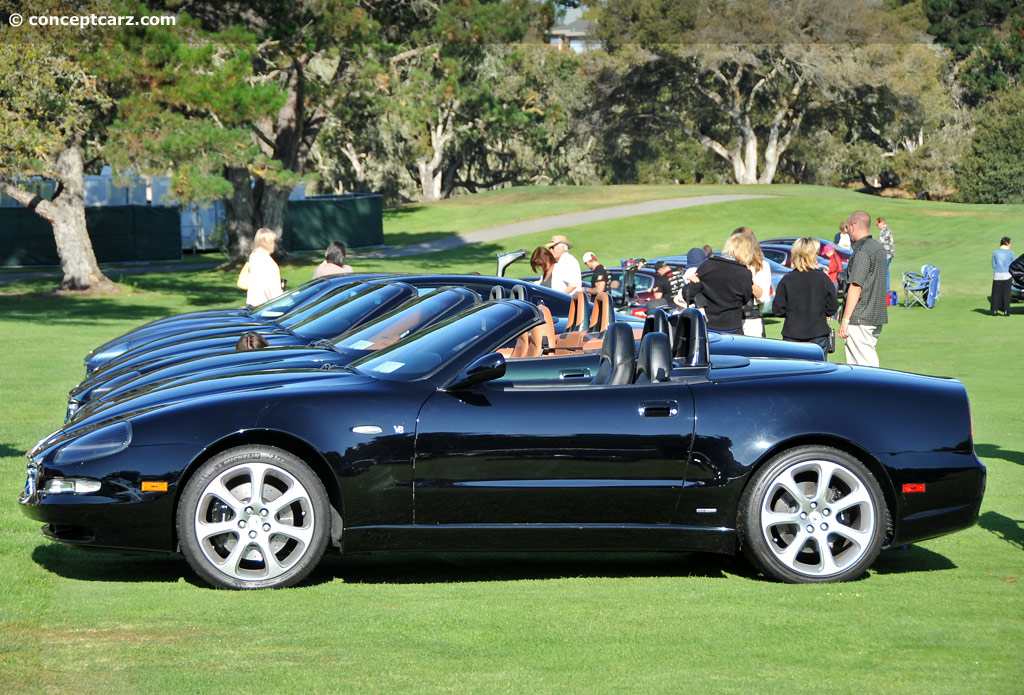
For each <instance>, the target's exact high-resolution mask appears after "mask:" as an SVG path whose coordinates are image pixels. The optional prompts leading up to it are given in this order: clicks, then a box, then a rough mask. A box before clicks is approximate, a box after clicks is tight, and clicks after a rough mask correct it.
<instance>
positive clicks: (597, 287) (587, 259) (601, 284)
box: [583, 251, 611, 296]
mask: <svg viewBox="0 0 1024 695" xmlns="http://www.w3.org/2000/svg"><path fill="white" fill-rule="evenodd" d="M583 263H584V264H585V265H586V266H587V267H588V268H590V269H591V270H592V271H594V272H593V273H591V275H590V284H591V285H592V287H590V288H588V289H587V293H588V294H590V295H592V296H593V295H595V294H598V293H599V292H611V282H609V278H608V270H607V269H606V268H605V267H604V266H603V265H601V264H600V263H598V262H597V256H595V255H594V253H593V251H587V252H586V253H585V254H583Z"/></svg>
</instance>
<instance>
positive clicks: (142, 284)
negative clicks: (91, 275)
mask: <svg viewBox="0 0 1024 695" xmlns="http://www.w3.org/2000/svg"><path fill="white" fill-rule="evenodd" d="M236 275H237V271H235V270H229V271H221V270H206V271H202V272H196V273H152V274H150V275H134V276H130V277H127V278H117V281H118V282H121V281H122V280H123V281H124V282H125V283H126V284H129V285H131V286H132V287H135V288H137V289H140V290H143V291H145V292H162V293H171V294H184V295H185V297H186V298H187V299H188V302H189V304H191V305H192V306H197V307H208V306H224V305H228V306H230V305H232V304H235V305H238V306H241V305H242V304H245V293H244V292H242V291H241V290H239V289H238V288H237V287H235V276H236ZM183 310H184V309H178V311H179V312H180V311H183Z"/></svg>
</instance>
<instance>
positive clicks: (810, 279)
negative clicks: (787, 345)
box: [772, 236, 839, 352]
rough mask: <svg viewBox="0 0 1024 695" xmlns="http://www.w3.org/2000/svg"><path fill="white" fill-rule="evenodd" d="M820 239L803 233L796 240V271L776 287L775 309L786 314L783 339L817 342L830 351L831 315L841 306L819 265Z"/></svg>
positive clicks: (779, 313) (778, 312) (833, 288)
mask: <svg viewBox="0 0 1024 695" xmlns="http://www.w3.org/2000/svg"><path fill="white" fill-rule="evenodd" d="M819 246H820V244H819V243H818V240H817V239H812V238H811V237H806V236H805V237H800V238H799V239H797V240H796V241H795V242H794V243H793V272H791V273H786V274H785V275H783V276H782V279H781V280H780V281H779V286H778V288H777V289H776V290H775V303H774V304H772V313H774V314H775V315H776V316H784V317H785V318H786V322H785V323H783V324H782V338H783V340H792V341H795V342H801V343H817V344H818V345H820V346H821V349H822V350H825V351H826V352H827V351H828V347H829V346H828V339H829V331H830V329H829V325H828V317H829V316H833V315H835V313H836V311H837V310H838V309H839V302H838V301H837V300H836V287H835V285H833V284H832V281H831V280H829V278H828V275H827V274H826V273H824V272H822V271H821V270H820V269H819V267H818V248H819Z"/></svg>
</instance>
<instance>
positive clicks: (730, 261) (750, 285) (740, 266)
mask: <svg viewBox="0 0 1024 695" xmlns="http://www.w3.org/2000/svg"><path fill="white" fill-rule="evenodd" d="M751 238H752V237H751V235H747V234H733V235H732V236H730V237H729V239H728V240H727V241H726V242H725V246H724V247H723V248H722V255H721V256H712V257H711V258H709V259H707V260H706V261H704V262H703V263H701V264H700V267H699V268H697V275H696V276H695V277H694V279H693V280H692V281H691V282H690V283H689V284H688V285H687V286H686V290H685V293H686V294H685V296H686V298H687V301H689V302H691V303H692V302H693V300H694V299H695V298H696V295H698V294H700V295H702V296H703V299H704V303H703V304H702V306H703V307H704V312H705V316H707V320H708V330H711V331H715V332H717V333H739V332H740V331H741V329H742V328H743V305H744V304H746V303H747V302H749V301H750V300H751V298H753V296H754V277H753V275H751V274H750V269H749V268H748V267H747V266H748V265H750V263H751V261H752V260H753V258H754V249H753V242H752V241H751Z"/></svg>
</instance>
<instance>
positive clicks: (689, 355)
mask: <svg viewBox="0 0 1024 695" xmlns="http://www.w3.org/2000/svg"><path fill="white" fill-rule="evenodd" d="M672 356H673V357H674V358H675V359H677V360H680V361H681V362H682V363H683V364H684V365H686V366H688V367H700V366H705V365H708V364H710V363H711V348H710V346H709V345H708V327H707V323H705V319H704V314H702V313H700V311H698V310H697V309H694V308H692V307H691V308H689V309H683V311H682V312H681V313H679V314H677V315H676V325H675V339H674V341H673V344H672Z"/></svg>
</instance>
